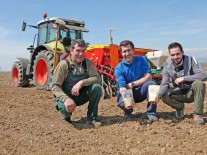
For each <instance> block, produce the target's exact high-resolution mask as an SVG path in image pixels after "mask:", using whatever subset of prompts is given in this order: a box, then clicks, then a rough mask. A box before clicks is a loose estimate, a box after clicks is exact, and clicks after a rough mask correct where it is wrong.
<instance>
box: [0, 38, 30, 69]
mask: <svg viewBox="0 0 207 155" xmlns="http://www.w3.org/2000/svg"><path fill="white" fill-rule="evenodd" d="M28 45H29V44H28V43H22V42H17V41H6V42H5V41H4V42H2V41H1V46H0V55H1V56H0V68H1V71H10V70H11V67H12V64H13V63H14V62H15V61H16V60H17V59H16V58H17V57H23V58H28V59H29V58H30V52H29V51H27V49H26V48H27V47H28Z"/></svg>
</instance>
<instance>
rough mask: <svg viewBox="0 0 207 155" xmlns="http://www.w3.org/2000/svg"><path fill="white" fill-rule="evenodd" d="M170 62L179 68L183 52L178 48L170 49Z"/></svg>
mask: <svg viewBox="0 0 207 155" xmlns="http://www.w3.org/2000/svg"><path fill="white" fill-rule="evenodd" d="M170 55H171V60H172V62H173V63H174V64H175V65H178V66H180V65H181V64H182V63H181V62H182V59H183V52H182V51H181V50H180V48H179V47H175V48H172V49H170Z"/></svg>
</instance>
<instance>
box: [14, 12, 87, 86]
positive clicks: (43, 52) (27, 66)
mask: <svg viewBox="0 0 207 155" xmlns="http://www.w3.org/2000/svg"><path fill="white" fill-rule="evenodd" d="M26 26H29V27H33V28H36V29H38V34H36V35H35V37H34V42H33V45H31V46H30V47H29V48H27V50H29V51H30V53H31V55H30V59H27V58H17V59H18V60H17V61H16V62H14V64H13V66H12V71H11V80H12V84H13V85H14V86H16V87H28V86H29V81H30V80H33V82H34V85H35V86H36V88H37V89H42V90H51V88H52V82H53V78H52V74H53V70H54V69H55V67H56V66H57V64H58V62H59V61H60V60H63V59H65V58H66V57H67V56H68V55H69V51H70V45H71V41H72V40H74V39H82V38H83V32H88V30H87V29H85V23H84V22H83V21H75V20H69V19H63V18H47V14H46V13H45V14H44V20H41V21H39V22H38V24H37V26H33V25H27V24H26V22H25V21H23V25H22V31H25V29H26ZM36 36H37V41H36ZM35 41H36V42H37V45H36V47H34V44H35Z"/></svg>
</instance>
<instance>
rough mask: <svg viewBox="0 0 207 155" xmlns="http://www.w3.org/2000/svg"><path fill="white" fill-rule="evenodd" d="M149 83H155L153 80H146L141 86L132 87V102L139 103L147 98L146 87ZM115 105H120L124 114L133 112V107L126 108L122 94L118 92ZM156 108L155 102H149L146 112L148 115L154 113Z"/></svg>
mask: <svg viewBox="0 0 207 155" xmlns="http://www.w3.org/2000/svg"><path fill="white" fill-rule="evenodd" d="M149 85H156V83H155V82H154V81H147V82H145V83H144V84H143V85H141V86H137V87H134V88H133V89H132V91H133V97H134V102H135V103H139V102H142V101H144V100H146V99H147V98H148V87H149ZM117 106H118V107H120V108H121V109H122V110H123V111H124V112H125V113H126V114H131V113H132V112H133V109H126V108H125V105H124V102H123V99H122V96H121V94H120V93H118V97H117ZM156 110H157V104H152V103H150V102H148V103H147V114H148V115H154V114H155V113H156Z"/></svg>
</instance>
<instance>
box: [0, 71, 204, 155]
mask: <svg viewBox="0 0 207 155" xmlns="http://www.w3.org/2000/svg"><path fill="white" fill-rule="evenodd" d="M0 103H1V112H0V154H2V155H3V154H5V155H8V154H15V155H16V154H38V155H41V154H48V155H53V154H54V155H57V154H73V155H75V154H77V155H83V154H84V155H87V154H88V155H93V154H94V155H95V154H97V155H105V154H106V155H108V154H117V155H122V154H123V155H126V154H130V155H132V154H134V155H135V154H178V155H180V154H186V155H187V154H207V106H206V104H207V95H206V98H205V103H204V104H205V109H204V112H205V113H204V118H205V121H206V124H205V125H195V124H194V123H193V119H192V115H191V113H192V108H193V105H192V104H186V109H185V114H186V117H185V119H184V120H183V121H177V120H176V119H175V117H174V115H175V113H174V110H173V109H171V108H170V107H168V106H166V105H165V104H163V103H162V102H160V103H158V104H159V105H158V117H159V118H160V119H159V122H154V123H152V124H149V123H148V122H147V119H146V113H145V111H146V102H143V103H139V104H136V106H135V111H134V113H135V115H136V116H137V117H136V118H134V119H133V120H127V121H126V120H123V118H122V115H123V113H122V111H121V110H120V109H119V108H118V107H117V106H116V98H112V99H110V100H104V99H102V100H101V102H100V107H99V116H100V117H99V118H100V119H101V120H102V121H103V126H102V127H99V128H92V127H91V126H87V125H81V124H79V125H75V126H73V125H70V124H66V123H64V122H63V121H62V119H61V117H60V113H59V112H58V111H57V110H56V109H55V103H54V99H53V94H52V92H51V91H41V90H36V89H35V88H34V87H32V86H31V87H30V88H14V87H13V86H12V85H11V83H10V73H8V72H1V73H0ZM86 110H87V105H84V106H81V107H77V109H76V110H75V112H74V113H73V117H72V118H73V120H75V121H79V120H81V119H83V118H85V116H86Z"/></svg>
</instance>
